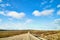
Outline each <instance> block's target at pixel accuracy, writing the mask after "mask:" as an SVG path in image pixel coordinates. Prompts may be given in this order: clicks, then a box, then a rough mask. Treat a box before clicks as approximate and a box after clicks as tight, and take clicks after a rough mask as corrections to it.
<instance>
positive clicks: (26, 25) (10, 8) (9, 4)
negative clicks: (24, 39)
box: [0, 0, 60, 30]
mask: <svg viewBox="0 0 60 40" xmlns="http://www.w3.org/2000/svg"><path fill="white" fill-rule="evenodd" d="M0 29H10V30H11V29H14V30H16V29H17V30H20V29H37V30H60V0H0Z"/></svg>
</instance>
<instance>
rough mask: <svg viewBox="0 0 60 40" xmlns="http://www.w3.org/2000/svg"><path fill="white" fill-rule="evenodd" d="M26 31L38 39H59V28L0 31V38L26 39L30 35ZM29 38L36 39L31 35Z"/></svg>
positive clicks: (2, 39)
mask: <svg viewBox="0 0 60 40" xmlns="http://www.w3.org/2000/svg"><path fill="white" fill-rule="evenodd" d="M28 32H29V33H30V34H31V35H32V36H34V37H36V38H38V39H40V40H60V30H57V31H44V30H9V31H8V30H7V31H0V40H13V39H14V40H28V38H30V36H28ZM30 34H29V35H30ZM24 35H25V36H24ZM21 36H22V37H23V38H22V37H21ZM29 40H30V39H29ZM31 40H36V39H35V38H34V39H33V37H32V39H31Z"/></svg>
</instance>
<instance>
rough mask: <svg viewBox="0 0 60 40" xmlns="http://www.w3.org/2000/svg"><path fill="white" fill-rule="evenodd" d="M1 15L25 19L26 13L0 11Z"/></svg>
mask: <svg viewBox="0 0 60 40" xmlns="http://www.w3.org/2000/svg"><path fill="white" fill-rule="evenodd" d="M0 15H3V16H7V17H12V18H17V19H18V18H24V17H25V13H24V12H20V13H18V12H16V11H8V12H5V11H0Z"/></svg>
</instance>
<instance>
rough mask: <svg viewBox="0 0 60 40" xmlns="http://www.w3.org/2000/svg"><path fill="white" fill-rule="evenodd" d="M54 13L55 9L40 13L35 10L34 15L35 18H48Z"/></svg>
mask: <svg viewBox="0 0 60 40" xmlns="http://www.w3.org/2000/svg"><path fill="white" fill-rule="evenodd" d="M53 12H54V10H53V9H50V10H43V11H41V12H40V11H38V10H35V11H34V12H33V13H32V14H33V15H34V16H48V15H52V13H53Z"/></svg>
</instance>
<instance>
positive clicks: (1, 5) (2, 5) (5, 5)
mask: <svg viewBox="0 0 60 40" xmlns="http://www.w3.org/2000/svg"><path fill="white" fill-rule="evenodd" d="M7 6H11V5H10V4H9V3H6V4H0V7H3V8H4V7H7Z"/></svg>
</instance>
